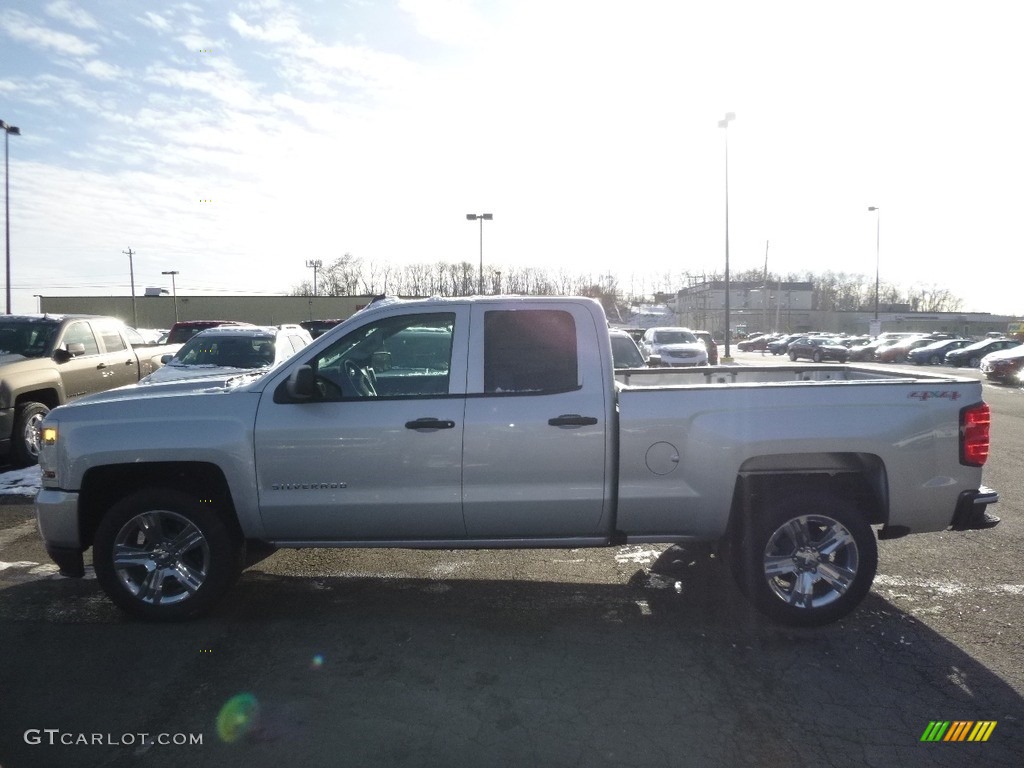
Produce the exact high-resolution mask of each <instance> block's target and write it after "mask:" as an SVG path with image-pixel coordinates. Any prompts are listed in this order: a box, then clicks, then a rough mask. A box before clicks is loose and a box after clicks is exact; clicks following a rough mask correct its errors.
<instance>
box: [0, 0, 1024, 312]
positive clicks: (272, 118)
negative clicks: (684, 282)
mask: <svg viewBox="0 0 1024 768" xmlns="http://www.w3.org/2000/svg"><path fill="white" fill-rule="evenodd" d="M147 8H149V10H147ZM1022 20H1024V11H1022V10H1020V3H1019V2H1017V0H1013V1H1010V0H1007V1H1006V2H986V0H974V2H971V3H963V2H956V3H954V2H944V1H943V0H928V1H927V2H925V1H924V0H921V1H916V0H914V1H905V0H884V1H883V2H873V1H872V0H862V1H861V2H857V3H839V2H831V1H830V0H814V1H813V2H780V1H778V0H768V1H764V0H761V1H760V2H726V1H723V0H702V1H701V2H688V1H687V0H647V1H645V0H631V1H630V2H625V1H624V0H620V1H618V2H604V1H602V0H388V1H385V0H379V1H378V0H349V1H348V2H344V1H343V0H319V1H318V0H292V1H291V2H289V1H288V0H280V1H279V2H277V1H274V0H249V1H242V0H220V1H219V2H199V1H196V2H186V3H176V2H166V3H161V2H154V3H137V2H128V1H127V0H82V1H81V2H71V0H56V1H54V2H45V0H43V1H42V2H37V1H35V0H33V1H28V0H5V2H4V4H3V6H2V10H0V119H2V120H4V121H6V122H7V123H9V124H12V125H16V126H18V127H19V128H20V129H21V132H22V135H21V136H11V137H10V139H9V140H10V208H11V222H10V226H11V269H12V286H13V297H14V311H15V312H29V311H35V307H36V299H35V298H34V294H43V295H76V294H114V295H122V296H123V295H128V293H129V282H130V279H129V260H128V257H127V256H126V255H124V253H123V251H126V250H128V249H129V248H131V249H132V250H133V251H134V252H135V254H136V255H135V257H134V268H135V285H136V289H137V293H139V294H141V293H142V291H143V289H144V288H145V287H146V286H165V287H170V283H169V280H168V278H167V277H164V276H162V275H161V272H162V271H167V270H177V271H178V272H179V274H178V276H177V289H178V293H179V295H189V294H196V293H239V292H242V293H287V292H289V291H290V289H291V288H292V287H294V286H295V285H297V284H299V283H300V282H302V281H303V280H309V279H311V276H312V272H311V270H309V269H307V268H306V267H305V262H306V260H307V259H321V260H323V262H324V263H325V264H327V263H329V262H330V261H332V260H333V259H335V258H337V257H339V256H341V255H343V254H344V253H346V252H347V253H351V254H353V255H355V256H358V257H361V258H362V259H364V260H366V261H380V262H390V263H394V264H406V263H421V262H435V261H439V260H445V261H463V260H465V261H470V262H472V263H474V264H475V263H477V260H478V259H479V255H480V254H479V248H480V241H479V236H480V231H479V228H478V227H479V225H478V224H477V223H475V222H468V221H466V214H467V213H470V212H491V213H493V214H494V220H493V221H490V222H487V223H486V224H485V226H484V259H485V261H486V262H487V263H489V264H491V263H493V264H501V265H524V266H539V267H554V266H558V267H565V268H566V269H569V270H573V271H579V272H584V273H594V274H597V273H601V272H605V271H609V270H611V271H615V272H617V273H618V274H620V275H623V276H628V275H631V274H636V275H640V274H644V273H650V274H659V273H662V274H663V273H665V272H672V273H675V274H679V275H682V274H683V273H693V274H700V273H703V272H707V271H714V270H717V271H721V270H722V269H723V266H724V253H725V248H724V239H725V238H724V234H725V222H724V208H725V205H724V202H725V190H724V180H725V162H724V160H725V141H726V131H723V130H722V129H720V128H719V127H718V121H719V120H720V119H721V118H722V117H723V115H724V114H725V113H726V112H735V113H736V119H735V121H733V122H732V123H731V124H730V126H729V128H728V152H729V199H730V214H729V215H730V232H731V238H730V241H731V244H730V256H731V265H732V268H733V270H743V269H751V268H761V267H763V264H764V259H765V248H766V242H769V243H770V245H769V246H768V266H769V269H770V270H772V271H773V272H781V273H789V272H800V271H803V270H811V271H815V272H823V271H825V270H832V271H836V272H846V273H855V274H864V275H868V276H870V278H871V279H872V280H873V279H874V273H875V257H876V251H875V246H876V241H875V235H876V229H875V227H876V218H875V214H874V213H869V212H868V211H867V207H868V206H870V205H873V206H878V207H879V208H880V232H881V237H880V246H881V247H880V273H881V279H882V281H883V282H892V283H897V284H899V285H901V286H903V287H905V288H910V287H914V286H921V287H928V288H931V287H933V286H938V287H945V288H948V289H949V290H950V291H952V292H953V293H954V294H956V295H957V296H960V297H962V298H963V299H964V308H965V309H968V310H976V311H989V312H997V313H1008V314H1016V313H1024V300H1022V299H1021V296H1020V292H1019V290H1018V282H1017V281H1016V280H1014V279H1012V275H1014V274H1017V275H1019V274H1020V272H1019V270H1020V266H1019V265H1020V263H1021V260H1022V257H1024V247H1022V244H1024V224H1022V214H1024V181H1022V180H1024V149H1022V146H1024V143H1022V142H1024V100H1022V99H1021V97H1020V93H1021V76H1022V73H1024V45H1022V44H1021V42H1020V33H1021V30H1022V29H1024V26H1022ZM679 287H681V286H679Z"/></svg>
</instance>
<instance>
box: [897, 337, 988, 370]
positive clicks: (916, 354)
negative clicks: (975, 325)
mask: <svg viewBox="0 0 1024 768" xmlns="http://www.w3.org/2000/svg"><path fill="white" fill-rule="evenodd" d="M973 343H974V342H973V341H971V340H970V339H941V340H940V341H933V342H932V343H931V344H926V345H924V346H922V347H917V348H916V349H912V350H910V352H908V353H907V359H908V360H910V362H912V363H914V364H915V365H942V363H943V360H944V358H945V356H946V353H947V352H952V351H953V350H954V349H961V348H963V347H966V346H967V345H968V344H973Z"/></svg>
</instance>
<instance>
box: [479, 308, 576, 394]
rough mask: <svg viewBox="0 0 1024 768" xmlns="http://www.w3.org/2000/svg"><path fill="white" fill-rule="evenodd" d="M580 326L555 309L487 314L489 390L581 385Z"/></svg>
mask: <svg viewBox="0 0 1024 768" xmlns="http://www.w3.org/2000/svg"><path fill="white" fill-rule="evenodd" d="M577 360H578V354H577V349H576V323H575V321H574V320H573V318H572V315H570V314H569V313H568V312H565V311H563V310H554V309H526V310H522V309H521V310H493V311H490V312H487V313H485V315H484V391H485V392H488V393H493V394H499V393H508V392H529V393H543V392H565V391H567V390H572V389H577V388H578V387H579V376H578V372H577Z"/></svg>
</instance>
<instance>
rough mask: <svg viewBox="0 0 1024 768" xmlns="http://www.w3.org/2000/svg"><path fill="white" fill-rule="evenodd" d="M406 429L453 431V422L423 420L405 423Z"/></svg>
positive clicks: (446, 420)
mask: <svg viewBox="0 0 1024 768" xmlns="http://www.w3.org/2000/svg"><path fill="white" fill-rule="evenodd" d="M405 428H406V429H454V428H455V422H454V421H450V420H449V419H432V418H429V417H428V418H423V419H416V420H415V421H407V422H405Z"/></svg>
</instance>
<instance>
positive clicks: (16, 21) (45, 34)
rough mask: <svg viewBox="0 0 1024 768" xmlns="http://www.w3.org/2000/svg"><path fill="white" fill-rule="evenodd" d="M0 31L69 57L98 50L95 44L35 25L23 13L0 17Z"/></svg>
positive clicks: (10, 12)
mask: <svg viewBox="0 0 1024 768" xmlns="http://www.w3.org/2000/svg"><path fill="white" fill-rule="evenodd" d="M0 29H3V31H4V32H6V33H7V35H8V36H9V37H11V38H13V39H15V40H17V41H19V42H23V43H28V44H29V45H34V46H36V47H37V48H46V49H49V50H52V51H56V52H57V53H63V54H67V55H69V56H91V55H92V54H94V53H96V52H97V51H98V50H99V46H97V45H96V44H95V43H88V42H86V41H85V40H82V39H81V38H80V37H76V36H75V35H70V34H67V33H66V32H58V31H56V30H53V29H50V28H49V27H44V26H42V25H40V24H36V23H35V22H33V21H32V19H30V18H29V17H28V16H26V15H25V14H24V13H19V12H17V11H9V12H7V13H5V14H3V15H2V16H0Z"/></svg>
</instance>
